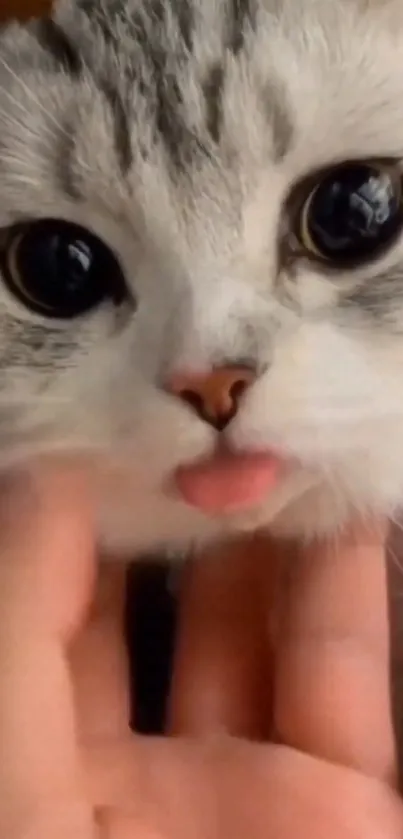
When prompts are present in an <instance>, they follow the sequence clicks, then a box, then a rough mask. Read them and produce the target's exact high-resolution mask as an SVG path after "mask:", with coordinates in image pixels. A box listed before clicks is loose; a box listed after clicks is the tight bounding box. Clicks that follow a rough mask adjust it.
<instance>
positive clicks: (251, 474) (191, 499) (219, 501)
mask: <svg viewBox="0 0 403 839" xmlns="http://www.w3.org/2000/svg"><path fill="white" fill-rule="evenodd" d="M279 467H280V461H279V460H278V458H276V457H275V456H274V455H270V454H219V455H217V454H216V455H214V456H213V457H211V458H209V459H208V460H204V461H201V462H200V461H199V462H198V463H194V464H191V465H188V466H180V467H179V468H178V469H177V471H176V473H175V480H176V486H177V488H178V489H179V492H180V493H181V495H182V497H183V498H184V500H185V501H186V502H187V503H188V504H190V505H191V506H192V507H198V508H199V510H202V511H203V512H205V513H220V512H225V511H227V510H230V509H237V508H242V507H252V506H253V505H254V504H257V503H258V502H259V501H261V500H262V498H263V497H264V496H265V495H266V494H267V493H268V492H269V491H270V490H271V489H272V488H273V487H274V486H275V485H276V483H277V480H278V474H279Z"/></svg>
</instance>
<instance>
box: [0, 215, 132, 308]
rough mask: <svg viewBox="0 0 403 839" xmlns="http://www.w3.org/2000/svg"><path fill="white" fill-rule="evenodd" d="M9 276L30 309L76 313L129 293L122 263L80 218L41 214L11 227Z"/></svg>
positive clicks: (6, 265) (5, 252) (6, 259)
mask: <svg viewBox="0 0 403 839" xmlns="http://www.w3.org/2000/svg"><path fill="white" fill-rule="evenodd" d="M2 263H3V264H2V268H3V272H4V279H5V282H6V283H7V286H8V288H9V289H10V291H12V292H13V294H14V295H15V296H16V297H17V298H18V299H19V300H20V301H21V302H22V303H23V304H24V305H25V306H26V307H27V308H29V309H31V310H32V311H34V312H37V313H39V314H42V315H45V316H47V317H52V318H74V317H77V316H79V315H82V314H84V313H85V312H88V311H90V310H91V309H93V308H94V307H96V306H98V305H100V304H101V303H103V302H104V301H106V300H111V301H112V302H113V303H114V304H116V305H118V304H119V303H121V302H122V301H123V299H124V298H125V296H126V287H125V281H124V277H123V273H122V270H121V268H120V265H119V263H118V261H117V259H116V257H115V256H114V254H113V253H112V251H111V250H110V249H109V248H108V247H107V246H106V245H105V244H104V243H103V242H102V241H101V240H100V239H99V238H98V237H97V236H95V235H94V234H93V233H90V231H89V230H86V229H85V228H83V227H80V226H78V225H76V224H71V223H70V222H67V221H60V220H56V219H41V220H39V221H34V222H31V223H29V224H24V225H20V226H18V227H15V228H13V229H12V230H11V231H9V235H8V236H7V240H6V242H5V245H4V248H3V254H2Z"/></svg>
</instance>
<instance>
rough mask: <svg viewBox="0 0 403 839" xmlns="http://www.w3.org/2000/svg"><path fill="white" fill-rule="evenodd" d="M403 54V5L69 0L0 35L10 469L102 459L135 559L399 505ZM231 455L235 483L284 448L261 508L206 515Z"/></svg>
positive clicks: (305, 531)
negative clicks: (221, 466) (203, 502)
mask: <svg viewBox="0 0 403 839" xmlns="http://www.w3.org/2000/svg"><path fill="white" fill-rule="evenodd" d="M402 56H403V9H402V4H401V0H385V2H380V0H379V2H378V0H345V2H344V0H303V2H301V0H300V1H299V2H297V0H283V1H282V2H281V0H249V2H248V0H220V2H216V0H170V2H168V0H76V2H75V3H74V2H72V0H61V2H59V4H58V5H57V7H56V11H55V15H54V21H53V22H49V21H48V22H43V23H35V24H30V25H29V26H28V27H21V26H19V25H17V24H14V25H11V26H9V27H7V28H6V29H5V30H4V32H3V33H2V35H1V38H0V277H1V286H0V447H1V451H0V457H1V458H2V459H3V460H4V462H6V461H7V459H9V458H10V457H11V459H13V458H14V457H17V456H21V455H24V454H25V453H27V452H29V451H31V450H35V449H41V448H42V449H43V448H44V449H45V450H46V449H50V448H62V449H72V450H74V449H79V450H80V451H82V452H84V453H85V454H86V455H87V456H88V457H89V458H90V459H91V461H92V462H93V464H94V465H95V467H96V469H97V470H98V476H99V489H100V519H101V521H102V530H103V537H104V538H105V540H106V542H107V544H108V545H109V546H110V547H112V548H113V549H114V550H116V551H120V550H125V549H128V548H130V549H131V548H134V549H137V548H141V549H143V548H148V547H152V546H156V545H158V544H159V543H162V544H165V543H168V544H182V543H187V541H188V540H203V539H205V538H210V537H215V536H218V535H220V534H222V533H225V532H227V531H229V530H232V531H234V530H236V529H238V528H241V529H242V528H246V527H254V526H256V525H260V524H269V525H271V526H272V527H276V528H277V529H278V530H279V531H282V532H286V533H290V532H292V533H297V534H300V535H305V536H308V537H309V536H311V535H312V534H314V533H316V532H318V531H322V530H324V529H332V528H333V527H338V526H339V525H340V524H341V523H342V522H343V521H344V520H345V518H346V516H347V515H348V514H349V512H350V511H351V510H353V509H355V510H359V511H361V512H365V511H366V510H368V509H373V510H375V511H384V512H388V513H389V512H391V511H392V510H393V508H394V507H395V505H396V504H397V503H398V502H399V501H400V500H401V497H402V496H403V187H402V183H403V104H402V103H403V58H402ZM223 367H224V368H225V369H224V371H223V370H221V368H223ZM217 369H218V372H217ZM211 371H215V372H214V374H211ZM209 400H210V402H211V400H213V401H214V400H215V405H216V408H217V412H218V413H219V412H220V411H219V409H220V408H222V409H223V410H224V408H225V409H227V408H228V411H227V413H228V415H227V417H226V418H225V417H224V418H223V417H222V416H220V417H218V419H217V423H216V425H217V426H219V430H218V429H217V428H216V427H215V426H214V424H213V425H212V424H210V423H209V422H207V421H206V420H205V419H203V418H202V417H201V416H200V415H199V414H198V413H197V408H199V409H200V407H201V409H202V413H203V412H204V414H206V413H208V411H209V409H210V408H211V404H210V402H209ZM235 408H237V410H235ZM231 412H232V413H233V414H234V415H233V416H232V418H231V417H230V416H229V414H231ZM225 419H227V420H228V421H227V423H225ZM224 426H225V427H224ZM217 446H219V447H220V449H222V448H224V447H225V448H226V449H231V450H238V451H241V452H243V456H242V457H241V458H240V460H239V461H236V460H232V462H231V469H232V470H233V472H232V475H233V480H232V487H233V489H234V491H235V490H237V488H238V489H239V482H240V478H241V477H242V475H241V466H242V468H244V467H245V463H246V462H249V461H248V458H247V456H248V455H250V453H256V452H259V457H260V455H261V456H262V458H263V460H259V459H258V458H256V464H257V469H258V472H256V473H253V470H252V471H251V472H249V473H247V472H245V473H244V478H245V479H246V478H247V480H246V483H247V485H248V488H249V489H250V487H251V486H252V485H253V486H254V487H255V490H256V486H255V483H254V482H255V481H257V480H258V479H262V476H263V484H264V490H262V491H261V492H257V490H256V499H257V500H256V503H253V504H251V505H245V506H244V508H242V509H239V510H238V511H237V512H235V510H234V509H232V508H230V509H227V508H225V509H223V510H218V509H217V510H216V511H215V512H214V514H207V513H205V512H202V510H201V509H198V508H197V506H191V505H190V504H187V503H185V501H184V500H183V498H182V497H181V495H180V493H179V492H178V491H177V489H178V488H177V485H176V484H175V481H174V480H173V477H174V475H175V470H176V469H177V467H178V466H179V465H183V464H185V465H186V464H187V465H188V464H191V463H193V462H194V461H195V460H196V461H197V460H200V459H201V460H203V459H205V460H207V459H208V458H211V457H212V454H213V452H214V451H215V449H216V447H217ZM245 453H246V454H245ZM271 454H272V455H273V461H272V463H273V469H274V468H275V467H276V468H278V469H279V472H278V474H277V475H275V476H274V477H273V476H272V480H271V479H269V475H268V472H267V470H266V473H265V472H264V468H266V467H267V469H269V466H270V462H271V461H270V458H269V455H270V456H271ZM276 458H279V460H276ZM237 463H238V464H239V469H238V467H237ZM262 463H263V465H264V464H266V466H265V467H264V468H263V467H262ZM259 464H260V465H259ZM249 465H250V463H249ZM213 466H214V464H212V465H211V468H210V472H209V470H208V469H207V467H206V468H205V474H204V479H205V487H204V489H206V486H207V488H208V487H209V484H208V481H209V480H211V479H212V477H213ZM227 466H228V464H227ZM260 467H262V468H260ZM259 469H260V472H259ZM237 470H238V471H237ZM269 471H270V469H269ZM248 475H249V477H248ZM206 476H207V477H206ZM259 476H260V477H259ZM188 477H189V475H188ZM216 478H217V479H216V481H215V483H214V482H213V484H212V485H210V490H211V495H212V494H213V493H214V492H215V491H216V490H217V486H218V487H219V482H220V481H221V480H222V474H221V473H220V474H218V473H217V476H216ZM227 478H228V476H227ZM206 481H207V483H206ZM265 482H266V483H265ZM269 484H270V486H269ZM188 486H189V481H188ZM198 486H199V489H200V475H199V484H198ZM212 486H213V489H211V487H212ZM196 489H197V487H196ZM227 490H228V486H227ZM207 494H208V492H207Z"/></svg>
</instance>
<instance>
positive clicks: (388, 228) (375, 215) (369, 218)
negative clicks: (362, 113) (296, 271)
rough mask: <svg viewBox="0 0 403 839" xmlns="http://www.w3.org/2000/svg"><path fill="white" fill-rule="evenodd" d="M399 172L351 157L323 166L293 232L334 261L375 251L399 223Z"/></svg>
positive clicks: (318, 255)
mask: <svg viewBox="0 0 403 839" xmlns="http://www.w3.org/2000/svg"><path fill="white" fill-rule="evenodd" d="M402 199H403V196H402V179H401V173H400V172H398V171H397V170H396V169H394V168H393V167H388V166H386V165H382V164H377V163H356V164H355V163H350V164H344V165H342V166H338V167H335V168H334V169H332V170H331V171H330V172H327V173H326V174H325V175H324V176H323V177H322V178H321V179H320V180H319V181H318V182H316V184H315V186H314V187H313V189H312V190H311V192H310V194H309V195H308V198H307V199H306V200H305V202H304V204H303V206H302V209H301V212H300V216H299V219H298V230H297V237H298V239H299V242H300V244H301V245H302V247H303V249H304V251H305V252H306V253H307V255H308V256H311V257H312V258H314V259H319V260H323V261H326V262H330V263H333V264H334V265H335V267H337V266H340V267H343V265H348V264H354V263H356V264H359V263H362V262H365V261H369V260H371V259H374V258H375V257H377V256H378V255H379V254H380V253H381V252H382V250H384V249H385V248H386V247H387V246H388V245H390V244H391V243H392V241H393V240H394V239H395V237H396V236H397V234H398V233H399V232H400V230H401V229H402V226H403V200H402Z"/></svg>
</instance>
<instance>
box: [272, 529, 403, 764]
mask: <svg viewBox="0 0 403 839" xmlns="http://www.w3.org/2000/svg"><path fill="white" fill-rule="evenodd" d="M275 723H276V729H277V732H278V734H279V737H280V739H281V740H282V741H283V742H285V743H287V744H289V745H293V746H296V747H297V748H299V749H303V750H305V751H307V752H311V753H313V754H315V755H319V756H322V757H325V758H327V759H328V760H332V761H337V762H339V763H342V764H345V765H347V766H351V767H354V768H358V769H360V770H361V771H364V772H366V773H369V774H373V775H376V776H378V777H382V778H386V779H388V780H391V779H392V778H393V777H394V764H395V753H394V738H393V731H392V722H391V712H390V691H389V630H388V614H387V593H386V563H385V554H384V533H383V532H382V530H381V529H380V528H378V529H376V528H374V527H372V528H371V529H370V528H369V527H367V528H366V527H365V526H364V525H362V526H358V527H356V528H354V529H351V530H350V531H349V532H348V533H347V534H345V536H344V537H343V538H342V539H340V540H339V541H338V542H337V541H334V542H333V543H331V544H329V545H325V546H318V545H317V546H315V547H313V548H312V549H310V550H308V551H306V552H305V553H304V554H303V555H302V556H301V557H300V559H299V561H295V563H294V565H293V567H292V568H291V573H290V581H289V588H288V593H287V598H286V603H285V612H284V620H283V623H282V626H281V634H280V637H279V641H278V657H277V669H276V692H275Z"/></svg>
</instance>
